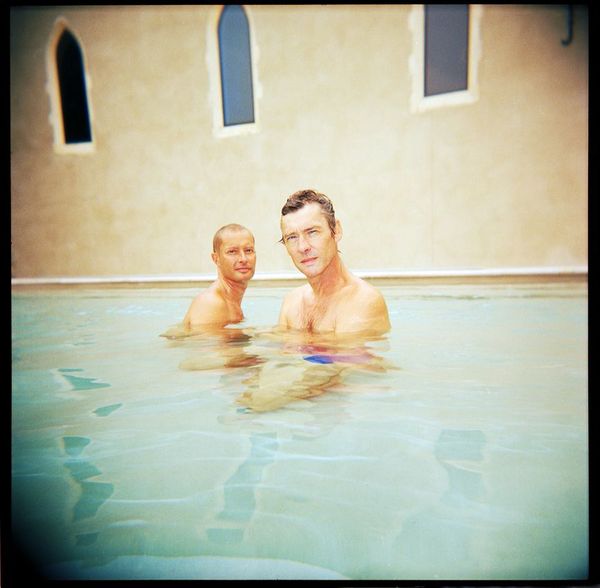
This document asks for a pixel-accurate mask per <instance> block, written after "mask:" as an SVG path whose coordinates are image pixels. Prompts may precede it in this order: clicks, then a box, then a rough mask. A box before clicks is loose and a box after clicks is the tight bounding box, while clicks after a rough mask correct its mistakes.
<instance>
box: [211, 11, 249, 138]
mask: <svg viewBox="0 0 600 588" xmlns="http://www.w3.org/2000/svg"><path fill="white" fill-rule="evenodd" d="M218 35H219V61H220V66H221V96H222V101H223V124H224V125H225V126H230V125H241V124H247V123H253V122H254V95H253V89H252V56H251V51H250V30H249V26H248V18H247V17H246V13H245V12H244V9H243V7H242V6H239V5H236V4H228V5H226V6H225V7H224V8H223V11H222V12H221V16H220V18H219V26H218Z"/></svg>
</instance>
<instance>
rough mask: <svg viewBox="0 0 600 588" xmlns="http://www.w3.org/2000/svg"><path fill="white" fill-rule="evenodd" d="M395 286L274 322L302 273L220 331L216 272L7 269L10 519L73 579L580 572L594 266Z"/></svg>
mask: <svg viewBox="0 0 600 588" xmlns="http://www.w3.org/2000/svg"><path fill="white" fill-rule="evenodd" d="M381 290H382V292H383V294H384V296H385V297H386V300H387V303H388V307H389V310H390V319H391V322H392V331H391V332H390V333H389V334H388V335H387V336H385V337H382V338H379V339H375V340H361V341H359V340H353V341H342V342H335V341H331V340H326V339H325V338H322V339H312V340H304V339H298V338H293V337H290V338H289V339H286V338H285V337H283V338H282V337H281V336H280V335H277V334H276V333H274V332H273V330H272V328H271V327H272V326H273V325H274V324H275V323H276V321H277V316H278V313H279V307H280V304H281V300H282V298H283V295H284V294H285V292H286V291H287V289H286V288H274V287H273V288H269V287H253V286H251V287H250V288H249V289H248V292H247V295H246V298H245V300H244V304H243V306H244V312H245V315H246V317H247V318H246V320H245V322H244V323H242V324H240V325H236V326H234V327H230V328H228V329H224V330H223V331H222V332H220V333H217V334H211V335H206V336H204V337H202V336H193V337H181V336H177V335H173V334H172V333H174V332H175V333H176V332H177V329H176V328H175V329H174V327H176V325H177V323H178V322H179V321H180V320H181V319H182V317H183V315H184V314H185V311H186V310H187V307H188V305H189V303H190V301H191V299H192V298H193V296H194V295H195V294H196V293H197V291H198V289H190V288H149V289H138V288H130V289H126V288H118V289H102V288H98V289H93V288H73V289H54V290H53V289H47V290H39V291H32V290H28V289H15V290H13V295H12V516H13V531H14V540H15V541H16V542H17V543H18V544H19V545H20V546H22V548H23V549H24V550H25V551H27V552H28V553H29V555H30V557H31V558H32V560H33V561H34V562H35V563H36V564H37V566H38V567H39V569H40V570H41V571H42V573H43V574H44V575H46V576H47V577H49V578H56V579H148V578H150V579H165V578H168V579H172V578H175V579H275V578H276V579H354V580H374V579H394V580H410V579H419V580H431V579H445V580H452V579H462V580H465V579H471V580H482V579H483V580H490V579H492V580H564V579H584V578H586V577H587V574H588V507H589V498H588V477H589V475H588V383H587V373H588V370H587V368H588V356H587V349H588V347H587V345H588V311H587V309H588V305H587V304H588V297H587V283H585V282H583V283H568V284H564V283H557V284H539V285H527V284H513V285H509V284H503V285H499V284H497V285H435V286H431V285H427V286H425V285H406V286H394V287H392V286H385V287H382V288H381ZM173 329H174V330H173ZM161 335H167V336H161Z"/></svg>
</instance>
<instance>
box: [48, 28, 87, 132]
mask: <svg viewBox="0 0 600 588" xmlns="http://www.w3.org/2000/svg"><path fill="white" fill-rule="evenodd" d="M56 69H57V72H58V85H59V90H60V104H61V110H62V123H63V130H64V141H65V143H87V142H90V141H91V140H92V130H91V126H90V116H89V110H88V99H87V89H86V83H85V70H84V65H83V57H82V54H81V49H80V47H79V43H78V42H77V39H76V38H75V37H74V36H73V35H72V34H71V33H70V32H69V31H68V30H67V29H65V30H64V31H63V33H62V34H61V36H60V39H59V41H58V44H57V45H56Z"/></svg>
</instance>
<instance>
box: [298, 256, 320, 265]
mask: <svg viewBox="0 0 600 588" xmlns="http://www.w3.org/2000/svg"><path fill="white" fill-rule="evenodd" d="M313 261H317V258H316V257H307V258H306V259H303V260H301V261H300V263H302V264H311V263H312V262H313Z"/></svg>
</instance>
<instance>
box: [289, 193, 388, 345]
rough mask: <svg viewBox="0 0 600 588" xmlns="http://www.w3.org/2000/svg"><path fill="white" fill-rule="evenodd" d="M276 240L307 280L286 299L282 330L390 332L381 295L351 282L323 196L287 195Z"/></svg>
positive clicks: (363, 284)
mask: <svg viewBox="0 0 600 588" xmlns="http://www.w3.org/2000/svg"><path fill="white" fill-rule="evenodd" d="M281 234H282V238H281V242H282V243H283V244H284V245H285V247H286V249H287V252H288V254H289V255H290V257H291V258H292V261H293V262H294V265H295V266H296V267H297V268H298V269H299V270H300V271H301V272H302V273H303V274H304V275H305V276H306V278H307V279H308V284H305V285H304V286H300V287H299V288H296V289H294V290H292V291H291V292H290V293H289V294H288V295H287V296H286V297H285V299H284V301H283V305H282V307H281V312H280V315H279V325H280V326H281V327H284V328H287V329H296V330H303V331H307V332H311V333H327V332H328V333H335V334H338V333H352V332H363V333H368V334H373V335H378V334H383V333H385V332H387V331H389V329H390V321H389V316H388V310H387V305H386V303H385V299H384V298H383V296H382V294H381V293H380V292H379V290H377V289H376V288H375V287H373V286H372V285H370V284H369V283H367V282H366V281H365V280H362V279H361V278H358V277H357V276H354V275H353V274H352V273H351V272H350V271H349V270H348V269H347V268H346V266H345V265H344V263H343V261H342V259H341V257H340V254H339V251H338V247H337V246H338V242H339V241H340V239H341V238H342V226H341V224H340V221H339V220H336V218H335V211H334V209H333V204H332V203H331V200H329V198H328V197H327V196H325V195H324V194H320V193H319V192H316V191H314V190H300V191H298V192H295V193H294V194H292V195H291V196H290V197H289V198H288V199H287V201H286V203H285V205H284V206H283V208H282V210H281Z"/></svg>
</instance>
